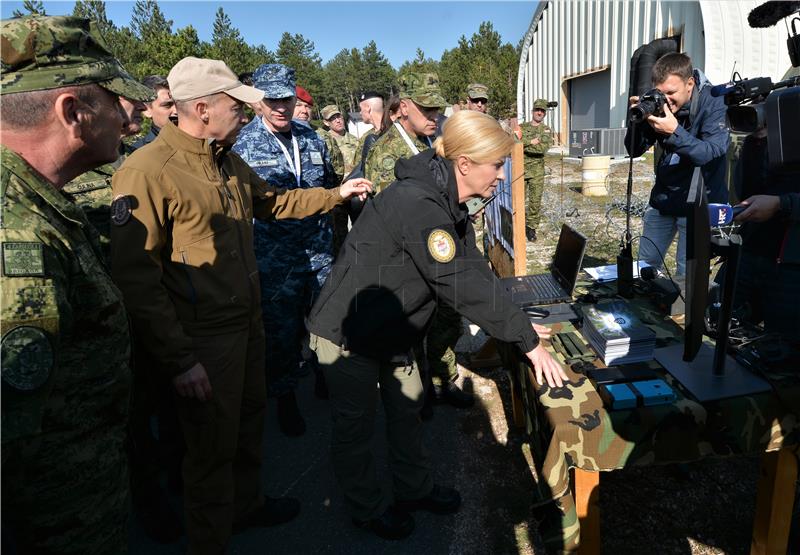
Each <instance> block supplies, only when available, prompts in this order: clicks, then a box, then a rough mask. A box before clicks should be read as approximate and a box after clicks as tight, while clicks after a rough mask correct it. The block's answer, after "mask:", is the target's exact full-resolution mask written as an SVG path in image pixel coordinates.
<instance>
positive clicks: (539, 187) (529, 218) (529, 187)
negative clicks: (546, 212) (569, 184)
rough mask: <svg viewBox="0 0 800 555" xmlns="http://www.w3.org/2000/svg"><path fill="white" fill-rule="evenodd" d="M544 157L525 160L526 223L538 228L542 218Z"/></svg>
mask: <svg viewBox="0 0 800 555" xmlns="http://www.w3.org/2000/svg"><path fill="white" fill-rule="evenodd" d="M543 192H544V158H541V160H539V159H537V160H531V161H528V160H526V161H525V225H526V226H527V227H530V228H532V229H536V227H537V226H538V225H539V221H540V219H541V211H542V193H543Z"/></svg>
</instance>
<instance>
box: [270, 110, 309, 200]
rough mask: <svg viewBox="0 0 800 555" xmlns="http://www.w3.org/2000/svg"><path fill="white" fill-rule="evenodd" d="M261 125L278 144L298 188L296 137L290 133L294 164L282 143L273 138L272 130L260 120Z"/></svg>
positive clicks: (298, 171) (298, 157) (298, 173)
mask: <svg viewBox="0 0 800 555" xmlns="http://www.w3.org/2000/svg"><path fill="white" fill-rule="evenodd" d="M261 123H262V124H263V125H264V128H266V130H267V131H269V134H270V135H272V136H273V137H274V138H275V141H276V142H277V143H278V146H279V147H281V150H282V151H283V155H284V156H285V157H286V161H287V162H288V163H289V168H291V170H292V173H293V174H294V178H295V180H296V181H297V188H298V189H299V188H300V173H301V166H300V147H299V146H298V145H297V137H295V136H294V133H292V151H293V154H294V162H293V161H292V157H291V156H289V151H288V150H286V147H285V146H284V145H283V142H282V141H281V140H280V139H278V137H276V136H275V133H273V132H272V129H270V128H269V126H267V124H266V123H264V121H263V120H262V121H261Z"/></svg>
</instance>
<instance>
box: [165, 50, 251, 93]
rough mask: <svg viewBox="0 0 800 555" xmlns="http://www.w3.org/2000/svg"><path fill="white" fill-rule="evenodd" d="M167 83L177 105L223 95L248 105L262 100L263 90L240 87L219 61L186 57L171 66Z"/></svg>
mask: <svg viewBox="0 0 800 555" xmlns="http://www.w3.org/2000/svg"><path fill="white" fill-rule="evenodd" d="M167 82H169V86H170V93H171V94H172V98H173V100H175V101H178V102H180V101H184V100H194V99H195V98H202V97H204V96H209V95H212V94H217V93H222V92H224V93H225V94H227V95H229V96H232V97H233V98H235V99H236V100H239V101H241V102H248V103H250V104H252V103H254V102H258V101H259V100H261V99H262V98H264V91H260V90H258V89H256V88H253V87H248V86H247V85H243V84H242V82H241V81H239V78H238V77H237V76H236V74H235V73H234V72H233V71H231V69H230V68H229V67H228V66H227V65H226V64H225V62H223V61H222V60H211V59H208V58H195V57H194V56H187V57H185V58H183V59H182V60H181V61H179V62H178V63H177V64H175V65H174V66H172V69H171V70H169V75H167Z"/></svg>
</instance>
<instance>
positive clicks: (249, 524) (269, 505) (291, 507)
mask: <svg viewBox="0 0 800 555" xmlns="http://www.w3.org/2000/svg"><path fill="white" fill-rule="evenodd" d="M298 514H300V501H299V500H298V499H295V498H294V497H269V496H264V504H263V505H261V506H260V507H259V508H257V509H256V510H255V511H252V512H250V513H248V514H246V515H245V516H244V517H242V518H240V519H239V520H237V521H236V522H234V523H233V533H234V534H238V533H239V532H243V531H245V530H247V529H248V528H269V527H270V526H277V525H278V524H283V523H285V522H289V521H290V520H294V518H295V517H296V516H297V515H298Z"/></svg>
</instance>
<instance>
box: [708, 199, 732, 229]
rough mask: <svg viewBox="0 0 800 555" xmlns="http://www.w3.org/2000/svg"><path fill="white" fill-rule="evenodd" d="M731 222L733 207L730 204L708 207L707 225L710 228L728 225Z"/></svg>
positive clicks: (712, 204) (710, 205)
mask: <svg viewBox="0 0 800 555" xmlns="http://www.w3.org/2000/svg"><path fill="white" fill-rule="evenodd" d="M732 221H733V207H732V206H731V205H730V204H714V203H711V204H709V205H708V223H709V224H710V225H711V227H720V226H723V225H728V224H730V223H731V222H732Z"/></svg>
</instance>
